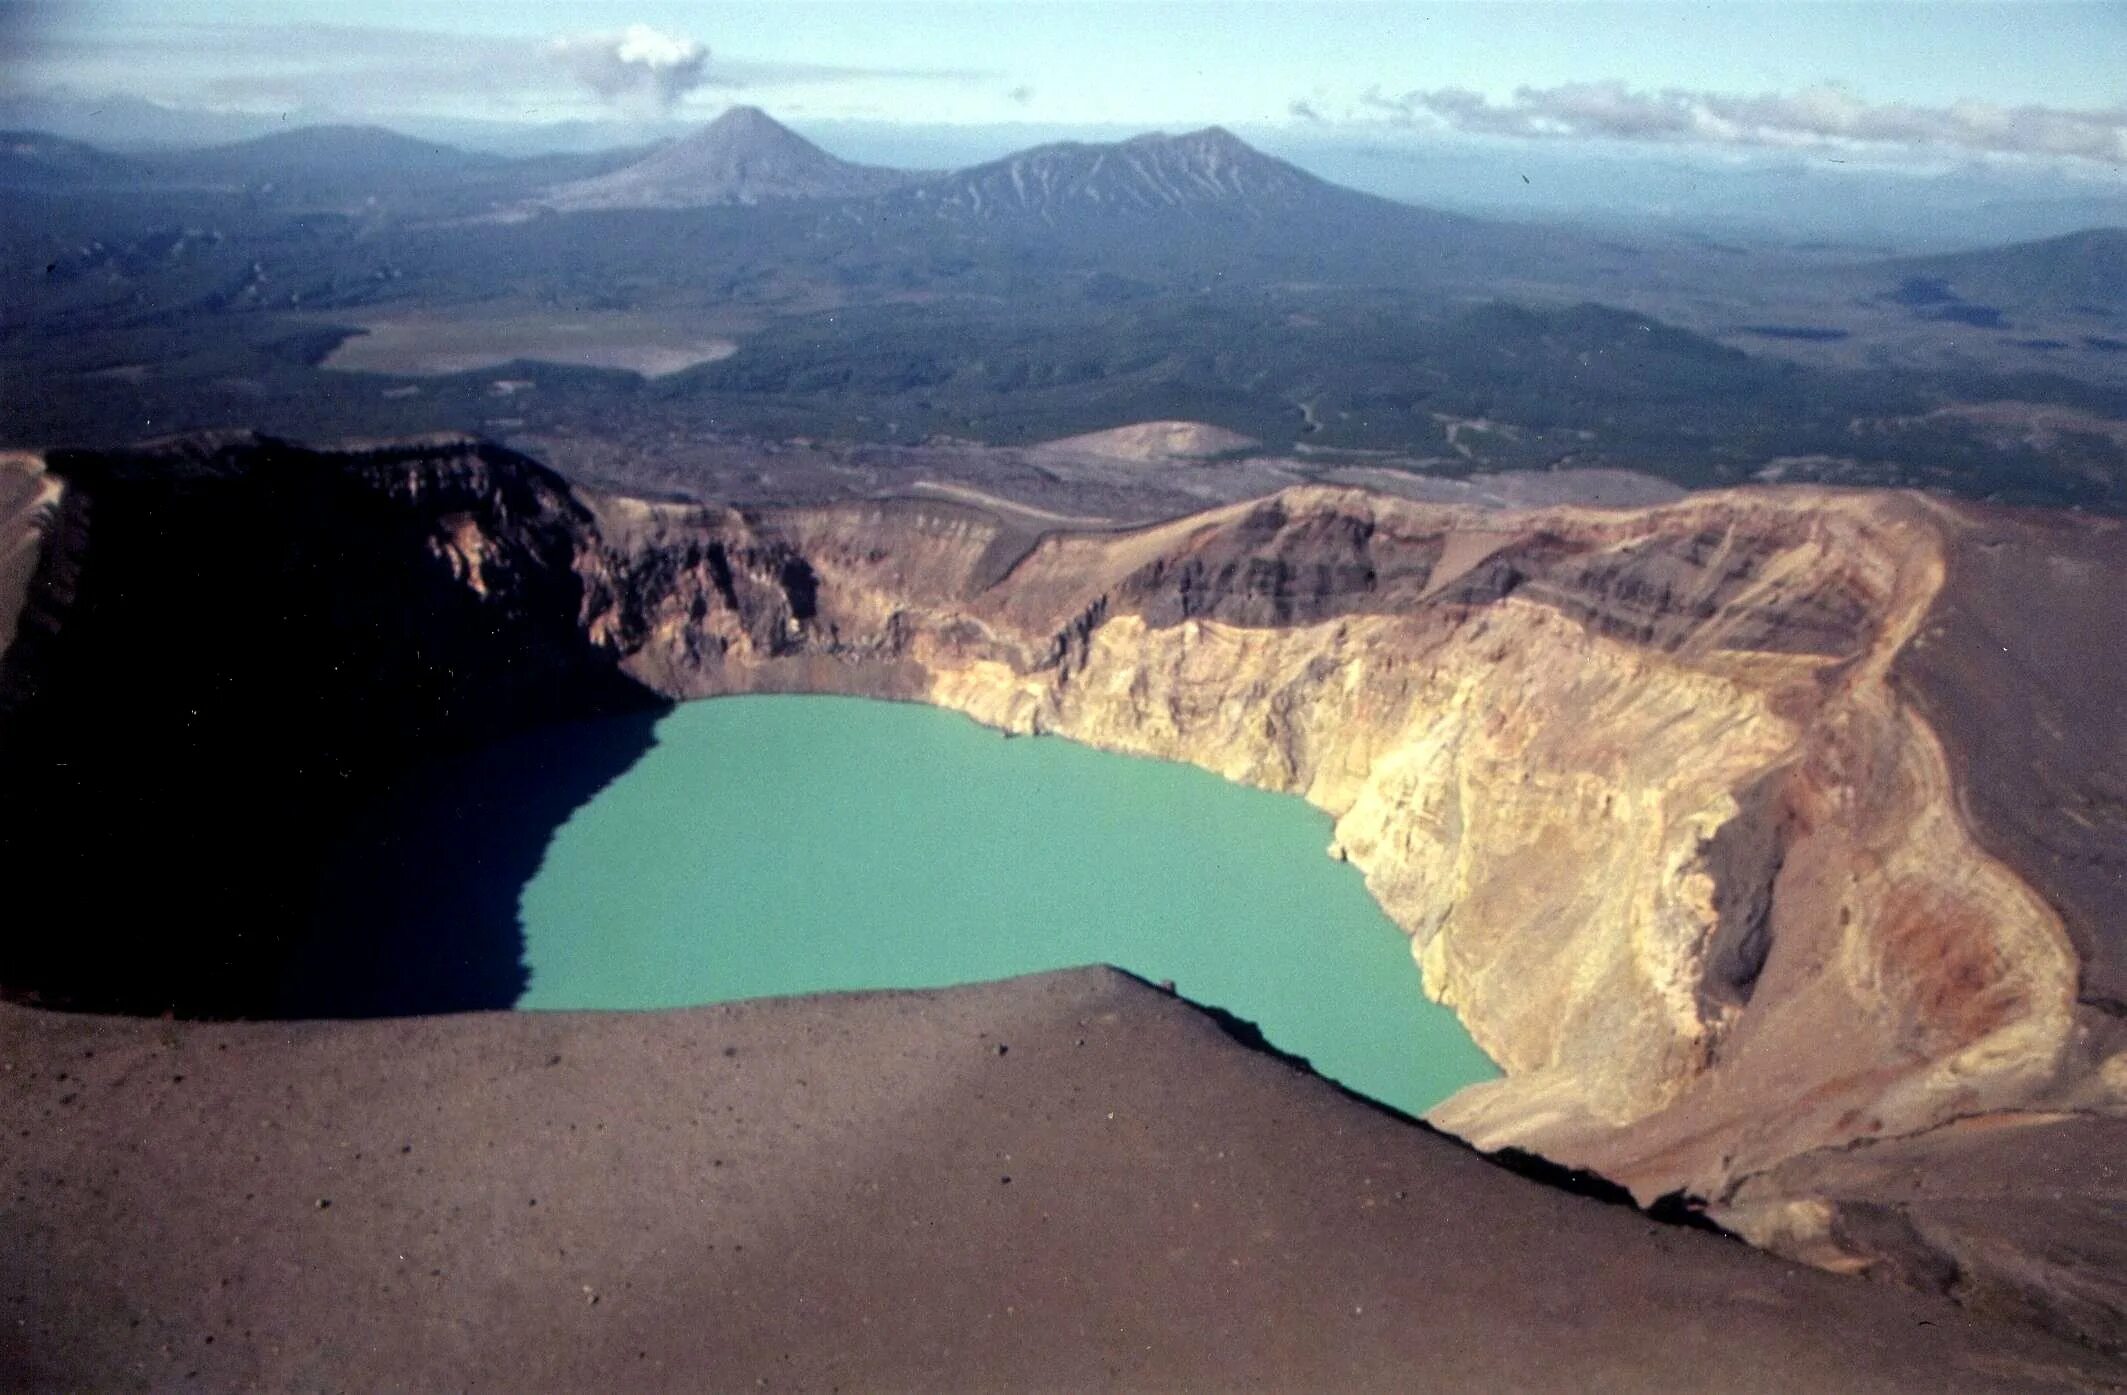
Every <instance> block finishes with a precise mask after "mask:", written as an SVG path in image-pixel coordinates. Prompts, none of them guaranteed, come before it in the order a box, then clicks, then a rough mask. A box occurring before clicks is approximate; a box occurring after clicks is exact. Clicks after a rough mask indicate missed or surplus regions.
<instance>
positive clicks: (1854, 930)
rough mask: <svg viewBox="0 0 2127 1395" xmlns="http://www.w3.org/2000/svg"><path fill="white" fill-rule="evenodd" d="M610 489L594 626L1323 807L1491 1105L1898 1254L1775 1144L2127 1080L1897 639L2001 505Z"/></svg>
mask: <svg viewBox="0 0 2127 1395" xmlns="http://www.w3.org/2000/svg"><path fill="white" fill-rule="evenodd" d="M602 508H603V513H602V520H603V521H604V527H605V533H606V536H607V537H608V538H609V539H611V540H614V541H615V542H617V543H618V544H619V545H618V546H614V547H613V549H612V550H611V551H610V552H609V553H608V554H607V556H606V557H605V559H604V560H603V563H602V565H603V567H604V568H605V569H606V574H607V576H608V578H609V579H608V580H607V582H606V583H605V584H606V587H607V589H608V590H609V591H610V593H611V594H612V595H613V596H615V597H616V598H620V597H629V598H632V600H629V601H622V600H619V599H616V601H615V603H614V605H613V607H612V608H611V609H610V610H605V611H600V612H598V613H596V614H595V615H594V616H593V617H592V621H591V623H592V625H593V627H594V629H595V630H596V631H597V632H598V633H600V634H602V635H604V636H605V637H606V640H607V642H609V643H612V644H614V645H615V646H616V647H617V648H619V649H620V650H622V651H623V652H624V653H625V655H626V658H625V660H624V666H625V667H626V668H627V669H628V670H629V671H630V672H632V673H634V674H636V675H637V676H638V677H640V678H643V679H645V680H646V681H648V682H650V683H652V684H653V685H655V686H657V687H659V688H661V689H663V690H665V691H668V692H672V693H674V694H676V695H683V696H691V695H698V694H706V693H713V692H725V691H741V690H750V689H758V688H822V689H831V690H836V691H856V692H870V693H875V694H881V695H887V696H896V697H908V698H917V699H921V700H925V701H929V702H934V703H938V704H940V705H943V706H947V707H951V708H955V709H958V710H960V711H964V712H967V713H969V714H970V715H972V716H974V717H976V718H978V719H980V720H982V721H985V722H989V723H992V724H995V725H997V726H1000V727H1004V728H1006V729H1011V730H1021V731H1050V732H1057V733H1061V734H1064V735H1067V736H1070V737H1073V738H1075V739H1078V740H1082V741H1086V742H1089V743H1092V744H1095V745H1099V746H1103V747H1108V748H1112V749H1116V750H1123V751H1131V752H1137V753H1142V754H1149V755H1156V756H1163V757H1168V758H1172V759H1178V760H1186V761H1190V762H1192V763H1195V764H1198V765H1201V766H1204V767H1206V768H1209V769H1211V770H1215V771H1217V772H1219V773H1220V774H1223V775H1226V776H1228V777H1229V778H1232V779H1235V780H1240V781H1244V782H1247V783H1251V784H1257V785H1262V786H1265V787H1268V788H1272V789H1278V790H1284V791H1290V792H1292V793H1296V794H1299V795H1301V796H1303V797H1305V798H1306V799H1308V800H1309V801H1310V802H1312V803H1314V804H1316V805H1318V806H1319V807H1321V808H1323V809H1325V810H1327V811H1328V812H1330V813H1331V814H1332V815H1334V816H1335V817H1336V818H1337V820H1338V823H1337V835H1336V845H1335V849H1334V851H1335V854H1336V855H1339V856H1343V857H1346V858H1348V859H1349V860H1351V861H1352V862H1353V863H1354V864H1356V865H1357V866H1359V867H1360V868H1361V869H1363V871H1364V872H1365V874H1366V877H1367V881H1368V885H1369V886H1370V887H1371V888H1372V890H1373V891H1374V893H1375V895H1376V896H1377V897H1378V898H1379V899H1380V901H1381V902H1382V904H1383V905H1384V906H1385V907H1386V908H1387V909H1388V911H1389V913H1390V914H1391V916H1392V917H1393V918H1394V919H1395V920H1396V921H1397V922H1398V923H1399V924H1400V925H1401V926H1402V927H1403V928H1404V929H1405V930H1406V931H1407V932H1409V933H1410V935H1411V937H1412V949H1413V953H1414V954H1415V956H1416V957H1417V960H1418V962H1419V964H1420V966H1421V967H1422V969H1423V971H1424V981H1425V985H1426V989H1427V991H1428V992H1429V993H1431V994H1432V995H1433V996H1435V997H1436V998H1438V999H1440V1000H1441V1001H1444V1002H1447V1003H1449V1004H1451V1005H1452V1006H1453V1007H1454V1008H1455V1009H1456V1011H1457V1012H1458V1013H1459V1014H1460V1015H1461V1016H1462V1018H1463V1020H1464V1021H1465V1023H1466V1024H1467V1025H1468V1027H1469V1029H1470V1030H1471V1032H1472V1033H1473V1034H1474V1035H1475V1036H1476V1038H1477V1040H1478V1041H1479V1042H1480V1043H1481V1044H1482V1045H1483V1046H1484V1047H1485V1049H1486V1050H1487V1051H1489V1052H1490V1053H1491V1054H1492V1055H1493V1056H1494V1058H1495V1059H1497V1060H1498V1061H1499V1062H1500V1064H1501V1065H1502V1066H1503V1067H1505V1069H1506V1071H1507V1075H1506V1078H1505V1079H1503V1080H1501V1081H1499V1082H1497V1083H1494V1084H1488V1085H1482V1086H1478V1087H1475V1088H1472V1089H1470V1090H1466V1091H1465V1092H1463V1093H1462V1094H1461V1095H1459V1096H1457V1097H1456V1098H1454V1099H1452V1100H1450V1101H1449V1102H1448V1103H1447V1104H1445V1105H1443V1106H1442V1107H1441V1108H1440V1109H1438V1110H1436V1111H1435V1113H1434V1116H1433V1118H1434V1122H1436V1123H1438V1124H1440V1125H1442V1126H1443V1127H1446V1128H1448V1129H1450V1130H1452V1131H1454V1132H1457V1133H1460V1134H1462V1135H1463V1136H1465V1137H1467V1138H1469V1139H1471V1140H1472V1141H1473V1142H1475V1143H1477V1144H1479V1145H1480V1146H1482V1147H1486V1148H1498V1147H1505V1146H1514V1147H1520V1148H1526V1149H1530V1150H1533V1151H1537V1152H1540V1153H1542V1154H1544V1155H1546V1156H1548V1157H1551V1158H1553V1159H1556V1160H1558V1161H1562V1162H1567V1163H1571V1164H1574V1165H1578V1166H1586V1167H1591V1168H1594V1169H1596V1170H1598V1171H1601V1172H1603V1173H1604V1174H1605V1175H1608V1176H1610V1177H1613V1178H1615V1179H1617V1180H1620V1181H1622V1182H1624V1183H1626V1184H1627V1185H1629V1186H1630V1187H1631V1188H1632V1189H1633V1190H1634V1191H1635V1192H1636V1193H1638V1194H1639V1195H1640V1196H1641V1197H1643V1198H1645V1199H1652V1198H1654V1197H1657V1196H1660V1195H1662V1194H1665V1193H1669V1192H1672V1191H1679V1190H1681V1191H1684V1192H1687V1193H1689V1194H1691V1195H1693V1196H1695V1197H1698V1198H1702V1199H1704V1201H1705V1202H1706V1203H1707V1204H1708V1206H1709V1209H1710V1210H1711V1211H1712V1213H1713V1214H1714V1215H1715V1216H1716V1217H1717V1218H1719V1219H1721V1220H1723V1221H1724V1222H1726V1223H1728V1224H1730V1225H1732V1226H1735V1227H1737V1228H1739V1229H1740V1230H1742V1231H1743V1232H1744V1233H1745V1234H1746V1235H1748V1236H1750V1237H1752V1238H1754V1239H1757V1240H1759V1241H1761V1242H1763V1243H1766V1244H1769V1245H1771V1246H1773V1247H1775V1248H1779V1249H1782V1250H1784V1251H1786V1252H1788V1253H1790V1254H1793V1255H1796V1256H1797V1257H1802V1258H1807V1259H1810V1260H1811V1261H1813V1262H1816V1263H1820V1264H1826V1265H1829V1266H1831V1267H1839V1268H1868V1267H1871V1266H1874V1265H1878V1264H1887V1265H1890V1267H1891V1269H1892V1270H1895V1272H1898V1273H1902V1274H1905V1275H1906V1276H1907V1277H1912V1276H1913V1274H1914V1273H1916V1272H1918V1271H1917V1270H1916V1269H1915V1266H1914V1265H1913V1264H1911V1263H1909V1262H1907V1261H1906V1260H1903V1259H1901V1260H1898V1261H1897V1262H1896V1263H1895V1264H1891V1261H1890V1260H1889V1258H1888V1252H1887V1251H1886V1250H1885V1248H1884V1246H1883V1245H1882V1244H1881V1243H1880V1237H1881V1233H1882V1229H1883V1228H1882V1227H1876V1228H1874V1229H1873V1230H1872V1229H1870V1228H1869V1227H1864V1226H1858V1225H1854V1224H1852V1223H1851V1218H1852V1216H1853V1215H1855V1214H1858V1213H1857V1212H1855V1210H1854V1208H1852V1207H1848V1208H1846V1209H1845V1210H1842V1209H1841V1208H1839V1207H1837V1206H1833V1205H1830V1204H1829V1203H1826V1202H1824V1201H1822V1200H1821V1199H1819V1198H1816V1197H1813V1196H1810V1195H1808V1194H1807V1193H1806V1191H1805V1192H1804V1193H1802V1194H1799V1195H1798V1194H1794V1193H1791V1192H1790V1191H1788V1190H1785V1189H1783V1185H1782V1184H1781V1183H1779V1182H1776V1181H1774V1180H1772V1175H1771V1174H1773V1172H1774V1170H1775V1169H1778V1168H1780V1167H1781V1166H1782V1165H1783V1164H1785V1163H1788V1162H1789V1161H1790V1160H1794V1159H1798V1158H1806V1157H1810V1156H1812V1155H1815V1154H1817V1153H1818V1152H1820V1151H1824V1152H1837V1151H1839V1150H1844V1149H1848V1148H1851V1147H1855V1146H1867V1145H1870V1144H1872V1143H1873V1142H1874V1141H1877V1140H1898V1139H1906V1138H1910V1137H1913V1136H1916V1135H1917V1136H1927V1135H1929V1134H1930V1133H1931V1132H1932V1131H1936V1130H1940V1129H1942V1128H1943V1127H1944V1126H1946V1125H1949V1124H1951V1123H1952V1122H1953V1121H1968V1120H1971V1119H1973V1118H1975V1117H1996V1116H2003V1117H2007V1116H2014V1117H2017V1118H2019V1119H2021V1118H2023V1117H2025V1116H2026V1115H2028V1114H2029V1113H2030V1111H2033V1110H2049V1109H2052V1108H2054V1106H2055V1105H2056V1104H2062V1105H2063V1107H2066V1108H2068V1109H2069V1110H2070V1111H2071V1115H2069V1116H2063V1117H2071V1116H2072V1117H2075V1118H2088V1117H2091V1116H2092V1115H2093V1114H2106V1113H2115V1112H2118V1111H2119V1110H2120V1108H2121V1104H2122V1101H2123V1098H2127V1096H2123V1094H2122V1092H2121V1089H2120V1080H2119V1076H2120V1074H2121V1072H2120V1069H2119V1067H2118V1066H2117V1065H2116V1064H2114V1065H2111V1066H2107V1065H2106V1055H2107V1052H2108V1051H2109V1050H2114V1049H2116V1047H2108V1046H2107V1045H2106V1043H2107V1042H2108V1041H2114V1040H2115V1039H2116V1036H2117V1033H2116V1030H2115V1027H2114V1022H2113V1019H2112V1018H2111V1017H2109V1016H2108V1014H2107V1013H2106V1012H2105V1011H2104V1010H2103V1009H2102V1008H2101V1007H2099V1008H2093V1007H2092V1006H2090V1005H2088V1004H2079V1002H2078V984H2079V980H2080V978H2081V975H2082V974H2083V972H2084V963H2085V961H2084V959H2083V957H2082V956H2079V954H2078V951H2077V949H2076V946H2075V941H2074V938H2073V937H2072V936H2071V935H2070V933H2068V927H2066V926H2064V923H2063V920H2062V916H2061V914H2060V912H2059V910H2057V909H2056V907H2055V906H2054V905H2053V904H2051V903H2050V902H2049V900H2048V899H2047V898H2046V897H2045V896H2044V895H2042V894H2041V893H2040V892H2039V891H2038V890H2037V889H2035V888H2034V886H2033V885H2032V884H2031V883H2030V881H2029V880H2027V878H2026V877H2025V876H2024V875H2022V874H2020V873H2019V872H2018V871H2017V870H2016V869H2014V868H2012V867H2010V866H2008V865H2006V864H2004V863H2003V862H2002V861H2001V860H1999V858H1998V857H1997V856H1996V855H1995V853H1994V852H1993V851H1991V850H1990V848H1989V847H1988V846H1986V845H1983V844H1982V842H1981V841H1980V840H1979V839H1977V838H1976V837H1975V836H1974V832H1973V830H1972V829H1971V828H1970V827H1969V826H1968V823H1967V820H1966V818H1965V817H1964V816H1963V815H1962V814H1961V813H1960V808H1959V799H1960V792H1959V788H1958V785H1957V782H1956V781H1955V780H1954V779H1953V777H1952V760H1951V758H1950V753H1947V752H1946V751H1945V748H1944V745H1943V741H1942V739H1941V737H1940V735H1939V734H1938V732H1937V731H1936V730H1935V729H1934V727H1932V726H1931V725H1930V723H1929V721H1928V720H1926V718H1924V716H1923V715H1922V712H1921V707H1920V704H1919V703H1918V702H1916V700H1915V698H1916V695H1917V696H1919V697H1923V698H1928V697H1931V694H1930V693H1929V692H1925V691H1920V690H1919V688H1920V685H1916V684H1914V683H1912V682H1911V681H1909V680H1908V679H1906V678H1905V677H1904V676H1903V674H1902V673H1901V671H1900V669H1899V661H1900V658H1901V656H1902V655H1906V654H1908V653H1909V651H1911V650H1912V649H1913V648H1914V647H1915V645H1916V643H1920V644H1923V645H1924V644H1926V643H1936V642H1940V636H1939V634H1937V633H1936V632H1937V631H1939V630H1940V629H1941V627H1942V624H1943V619H1942V615H1941V614H1940V613H1939V606H1938V602H1939V598H1940V597H1941V595H1942V592H1943V587H1944V584H1945V576H1946V568H1947V565H1948V559H1949V557H1950V554H1951V553H1952V552H1953V551H1954V550H1956V549H1957V548H1959V547H1961V546H1964V545H1965V543H1966V542H1967V541H1968V540H1969V535H1970V534H1971V533H1972V532H1973V530H1974V529H1975V527H1977V526H1979V525H1978V524H1977V523H1975V521H1974V520H1975V517H1976V515H1972V514H1969V513H1953V512H1950V511H1946V510H1943V509H1940V508H1938V507H1936V506H1934V505H1931V504H1928V503H1926V502H1923V501H1921V500H1918V499H1915V498H1911V497H1905V496H1892V495H1868V494H1855V493H1833V492H1799V491H1781V492H1747V493H1737V494H1724V495H1704V496H1698V497H1696V498H1694V499H1691V500H1689V501H1686V502H1683V503H1680V504H1676V505H1673V506H1669V507H1664V508H1659V509H1653V510H1646V511H1638V512H1629V513H1605V512H1594V511H1575V510H1562V511H1547V512H1539V513H1527V514H1501V513H1486V512H1474V511H1472V512H1464V511H1456V510H1449V509H1440V508H1429V507H1424V506H1418V505H1413V504H1409V503H1405V502H1401V501H1393V500H1388V499H1384V498H1381V497H1378V496H1373V495H1370V494H1365V493H1360V492H1351V491H1336V490H1327V489H1302V490H1297V491H1292V492H1289V493H1287V494H1285V495H1282V496H1280V497H1278V498H1276V499H1272V500H1268V501H1262V502H1258V503H1251V504H1246V505H1240V506H1235V507H1232V508H1227V509H1223V510H1219V511H1216V512H1213V513H1209V514H1204V515H1200V516H1196V517H1192V518H1187V519H1182V520H1179V521H1176V522H1173V523H1169V524H1164V525H1159V526H1156V527H1152V528H1148V529H1143V530H1139V531H1135V532H1130V533H1124V534H1074V535H1065V536H1052V537H1048V538H1043V539H1040V540H1033V541H1020V542H1016V543H1015V542H1014V540H1013V539H1012V538H1011V537H1010V536H1009V535H1008V534H1007V533H1006V532H1005V530H1003V529H1002V528H1001V527H999V526H998V525H996V524H994V523H991V522H989V521H988V520H986V519H984V518H983V517H982V516H981V515H979V514H976V513H974V512H972V511H963V510H955V509H948V508H942V507H936V506H928V505H925V506H915V505H910V506H906V507H902V506H884V505H864V506H848V507H843V508H839V509H822V510H807V511H804V512H802V513H787V514H775V513H767V514H756V515H750V516H745V517H741V516H739V515H737V514H730V513H715V512H704V511H697V510H686V509H668V508H653V507H651V506H647V505H641V504H636V503H623V502H620V501H608V502H607V503H605V504H604V505H603V506H602ZM2092 526H2093V527H2102V526H2103V525H2092ZM642 575H653V576H655V577H656V578H657V580H656V582H655V583H654V584H652V585H648V586H645V585H642V584H640V583H638V582H637V581H636V580H635V579H634V578H636V577H639V576H642ZM793 578H797V579H798V580H799V582H800V583H801V584H798V585H793ZM593 589H594V590H595V589H597V588H596V587H594V588H593ZM1931 636H1933V637H1931ZM1953 678H1954V675H1953ZM1939 686H1940V685H1939V683H1938V689H1939ZM1940 696H1941V694H1940V692H1939V691H1936V692H1934V693H1933V694H1932V697H1934V698H1939V697H1940ZM2030 812H2031V814H2032V816H2033V817H2034V818H2043V817H2049V816H2047V815H2044V814H2043V813H2042V811H2037V810H2033V811H2030ZM1090 894H1091V893H1090V892H1089V895H1090ZM1299 929H1300V931H1301V932H1302V933H1304V927H1299ZM2087 933H2089V934H2091V935H2094V936H2096V937H2097V938H2099V939H2103V938H2105V937H2106V936H2107V935H2108V934H2110V933H2111V931H2110V929H2109V927H2104V926H2096V927H2091V928H2090V929H2089V930H2088V931H2087ZM2115 1059H2116V1058H2115ZM2071 1102H2072V1103H2071ZM1781 1175H1783V1176H1785V1175H1800V1174H1798V1173H1793V1172H1792V1169H1790V1173H1787V1174H1781ZM1901 1234H1902V1232H1901ZM1900 1244H1901V1245H1902V1246H1905V1247H1906V1248H1908V1249H1910V1248H1911V1244H1910V1243H1909V1242H1908V1241H1906V1240H1901V1241H1900ZM1921 1248H1923V1249H1925V1248H1926V1246H1924V1245H1923V1246H1921ZM1968 1248H1969V1247H1968ZM1985 1263H1986V1261H1985V1259H1984V1257H1979V1258H1975V1257H1974V1256H1973V1255H1971V1254H1967V1255H1966V1256H1965V1260H1964V1264H1965V1268H1964V1269H1962V1270H1959V1271H1958V1272H1960V1273H1962V1274H1964V1275H1965V1278H1964V1279H1963V1280H1960V1281H1959V1282H1962V1283H1964V1284H1965V1287H1966V1288H1969V1289H1973V1291H1974V1292H1978V1289H1977V1288H1974V1286H1973V1284H1972V1283H1971V1282H1970V1275H1971V1274H1972V1273H1973V1272H1976V1270H1975V1268H1974V1266H1975V1265H1976V1266H1977V1268H1978V1269H1983V1268H1984V1267H1985ZM1923 1267H1924V1266H1923ZM1952 1268H1953V1269H1954V1268H1956V1266H1952ZM1887 1272H1888V1271H1887ZM2108 1282H2111V1283H2114V1284H2116V1283H2117V1281H2116V1280H2113V1281H2108ZM2115 1297H2117V1295H2115ZM2020 1301H2021V1300H2020ZM2069 1325H2070V1326H2073V1325H2074V1324H2073V1323H2070V1324H2069Z"/></svg>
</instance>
